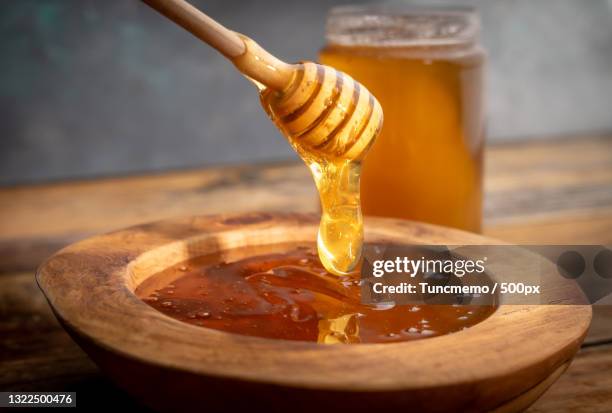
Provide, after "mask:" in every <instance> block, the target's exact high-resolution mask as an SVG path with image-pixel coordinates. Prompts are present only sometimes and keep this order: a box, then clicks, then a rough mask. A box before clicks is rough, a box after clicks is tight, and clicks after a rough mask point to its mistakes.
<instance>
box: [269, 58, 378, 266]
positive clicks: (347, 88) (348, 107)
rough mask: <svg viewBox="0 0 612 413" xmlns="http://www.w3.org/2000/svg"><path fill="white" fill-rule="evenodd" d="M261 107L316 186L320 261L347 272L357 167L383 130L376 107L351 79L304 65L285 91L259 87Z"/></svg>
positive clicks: (354, 238) (356, 244) (355, 260)
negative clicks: (304, 166) (295, 153)
mask: <svg viewBox="0 0 612 413" xmlns="http://www.w3.org/2000/svg"><path fill="white" fill-rule="evenodd" d="M261 102H262V105H263V107H264V109H265V110H266V112H267V113H268V114H269V116H270V117H271V118H272V120H273V121H274V123H275V124H276V125H277V126H278V128H279V130H280V131H281V132H282V133H283V134H284V135H285V137H286V138H287V140H288V141H289V143H290V144H291V145H292V147H293V148H294V149H295V150H296V152H297V153H298V154H299V155H300V157H301V158H302V160H303V161H304V162H305V163H306V165H308V167H309V168H310V171H311V173H312V176H313V178H314V181H315V183H316V186H317V189H318V191H319V196H320V199H321V223H320V226H319V233H318V240H317V245H318V252H319V258H320V259H321V262H322V263H323V265H324V266H325V268H326V269H327V270H328V271H330V272H331V273H333V274H336V275H346V274H349V273H351V272H352V271H354V270H355V269H356V267H357V266H358V264H359V262H360V259H361V249H362V244H363V219H362V214H361V199H360V177H361V164H362V160H363V158H364V156H365V154H366V152H367V151H368V149H369V148H370V146H371V145H372V143H373V142H374V140H375V138H376V136H378V133H379V132H380V129H381V127H382V110H381V108H380V105H379V104H378V102H377V101H376V99H375V98H374V97H373V96H372V95H371V94H370V93H369V92H368V90H367V89H366V88H364V87H363V86H362V85H360V84H359V83H358V82H355V81H354V80H353V79H352V78H350V77H349V76H347V75H345V74H343V73H340V72H338V71H336V70H334V69H332V68H330V67H323V66H320V65H317V64H314V63H308V62H307V63H302V64H301V65H300V69H299V71H298V72H297V73H296V78H295V79H294V81H293V82H292V84H291V85H289V86H288V88H287V90H284V91H280V92H279V91H274V90H270V89H266V88H261Z"/></svg>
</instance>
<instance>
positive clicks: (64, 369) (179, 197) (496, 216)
mask: <svg viewBox="0 0 612 413" xmlns="http://www.w3.org/2000/svg"><path fill="white" fill-rule="evenodd" d="M610 171H612V137H577V138H576V139H553V140H550V141H539V142H533V141H530V142H525V143H512V144H504V145H496V146H494V147H489V148H487V152H486V178H485V188H486V197H485V198H486V202H485V234H487V235H490V236H493V237H496V238H501V239H505V240H506V241H509V242H525V241H531V242H542V243H559V244H564V243H568V244H571V243H574V242H575V243H585V244H589V243H593V244H602V243H608V244H609V243H610V241H611V238H610V237H611V235H610V234H612V218H611V216H612V210H611V209H612V191H611V190H610V188H612V179H610V173H611V172H610ZM253 209H258V210H269V211H298V212H309V211H316V209H317V199H316V194H315V192H314V189H313V186H312V183H311V180H310V177H309V175H308V172H307V171H306V170H305V168H304V167H303V165H302V164H299V163H277V164H267V165H245V166H231V167H218V168H209V169H203V170H191V171H181V172H170V173H164V174H159V175H148V176H132V177H125V178H103V179H97V180H91V181H74V182H61V183H49V184H42V185H30V186H20V187H8V188H0V371H2V374H1V375H0V382H1V383H0V387H1V388H2V389H16V390H18V389H23V390H39V391H41V390H43V391H44V390H64V391H67V390H75V389H78V390H79V395H82V397H81V399H80V400H83V401H85V400H86V399H88V400H89V402H90V403H91V404H90V405H93V403H102V402H103V401H104V400H106V399H104V400H102V401H101V400H100V398H99V397H97V395H98V394H99V393H104V394H107V395H108V396H109V397H108V400H111V401H112V400H120V403H132V404H133V403H134V402H133V401H132V399H131V398H128V397H127V396H125V395H123V393H122V392H121V391H120V390H117V388H116V387H115V386H113V385H112V384H110V383H109V382H108V381H106V380H105V379H103V378H101V376H100V373H99V372H98V370H97V368H96V367H95V366H94V365H93V364H92V363H91V362H90V361H89V359H88V358H87V357H86V356H85V354H84V353H83V352H82V351H81V350H80V349H79V348H78V347H77V346H76V345H74V344H73V342H72V340H71V339H70V338H69V337H68V336H67V335H66V333H65V332H64V331H63V329H62V328H61V327H60V326H59V324H57V322H56V321H55V320H54V318H53V316H52V314H51V312H50V310H49V309H48V307H47V306H46V304H45V300H44V298H43V297H42V294H41V293H40V292H39V290H38V289H37V287H36V286H35V281H34V277H33V273H32V272H18V270H19V269H22V270H31V269H33V268H35V267H36V266H37V265H38V264H39V263H40V261H41V260H42V259H44V258H46V257H47V256H49V255H50V254H51V253H52V252H54V251H56V250H57V249H59V248H61V247H63V246H64V245H67V244H68V243H71V242H74V241H75V240H77V239H80V238H83V237H86V236H89V235H93V234H97V233H101V232H105V231H109V230H113V229H118V228H121V227H125V226H128V225H132V224H137V223H141V222H146V221H152V220H156V219H164V218H172V217H177V216H184V215H193V214H200V213H214V212H218V211H220V210H224V211H229V212H239V211H248V210H253ZM2 273H4V274H2ZM611 308H612V307H599V306H596V307H595V308H594V320H593V325H592V327H591V331H590V333H589V336H588V337H587V341H586V342H587V343H590V345H591V347H588V348H587V349H585V350H583V352H582V353H581V354H579V355H578V356H577V358H576V360H575V361H574V363H573V364H572V366H570V368H569V370H568V372H567V373H566V374H565V375H564V376H563V377H562V378H561V379H560V380H559V382H558V383H556V384H555V385H553V387H552V388H551V389H550V390H549V391H548V393H547V394H546V395H545V396H544V397H543V398H542V399H541V400H540V401H539V402H537V403H536V405H535V406H533V408H532V409H536V410H534V411H536V412H538V413H543V412H571V411H578V412H604V411H606V412H607V411H609V410H610V409H609V406H611V405H612V392H610V388H611V384H610V382H609V379H610V377H609V371H610V369H611V368H612V364H611V362H610V360H611V354H612V350H611V348H610V347H609V346H607V345H605V344H603V343H607V342H609V341H610V340H612V322H611V321H610V320H612V310H611ZM34 320H36V321H34ZM48 343H52V344H48ZM19 349H23V350H19ZM4 354H10V355H11V359H10V360H8V358H3V355H4ZM44 366H48V367H44ZM92 388H93V389H94V390H92ZM88 395H89V396H90V397H88ZM121 397H123V398H121ZM107 405H108V406H109V407H113V406H116V405H117V404H115V405H113V404H112V403H109V404H107Z"/></svg>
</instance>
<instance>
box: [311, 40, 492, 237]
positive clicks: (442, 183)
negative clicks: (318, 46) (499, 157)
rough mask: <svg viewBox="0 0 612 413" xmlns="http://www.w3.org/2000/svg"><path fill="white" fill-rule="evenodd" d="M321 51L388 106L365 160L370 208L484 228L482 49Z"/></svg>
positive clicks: (365, 198)
mask: <svg viewBox="0 0 612 413" xmlns="http://www.w3.org/2000/svg"><path fill="white" fill-rule="evenodd" d="M320 58H321V62H322V63H324V64H326V65H331V66H333V67H335V68H337V69H339V70H343V71H345V72H347V73H348V74H350V75H351V76H353V77H354V78H355V79H356V80H358V81H359V82H361V83H363V84H364V85H365V86H367V87H368V89H369V90H370V91H371V92H372V93H373V94H374V95H375V96H376V97H377V99H378V100H379V101H380V103H381V105H382V108H383V110H384V112H385V127H384V128H383V130H382V132H381V134H380V136H379V137H378V139H377V140H376V144H375V145H373V147H372V149H371V151H370V153H369V154H368V160H367V162H365V163H364V165H363V174H362V178H361V200H362V208H363V212H364V214H366V215H378V216H386V217H396V218H406V219H412V220H418V221H425V222H431V223H435V224H440V225H446V226H452V227H456V228H461V229H466V230H470V231H480V227H481V215H482V182H481V180H482V153H483V151H482V150H483V138H484V130H483V129H484V128H483V113H482V101H481V99H482V98H481V96H482V77H483V52H482V50H480V49H479V48H477V47H475V46H473V45H469V46H465V47H459V46H445V47H442V46H432V47H426V46H423V47H416V46H405V47H384V46H376V45H373V46H371V47H356V46H344V45H330V46H328V47H326V48H325V49H323V51H322V52H321V55H320Z"/></svg>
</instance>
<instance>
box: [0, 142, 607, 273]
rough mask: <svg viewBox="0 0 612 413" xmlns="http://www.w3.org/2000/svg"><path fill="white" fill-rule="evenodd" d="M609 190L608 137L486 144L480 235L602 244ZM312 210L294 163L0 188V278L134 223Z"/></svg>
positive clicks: (309, 187) (302, 173) (305, 180)
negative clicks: (69, 246)
mask: <svg viewBox="0 0 612 413" xmlns="http://www.w3.org/2000/svg"><path fill="white" fill-rule="evenodd" d="M611 188H612V137H593V138H581V139H579V140H578V139H562V140H553V141H548V142H536V143H529V144H527V143H523V144H511V145H510V144H509V145H496V146H492V147H489V148H488V149H487V152H486V173H485V194H486V196H485V234H487V235H491V236H494V237H496V238H500V239H504V240H506V241H509V242H525V241H526V240H530V241H531V240H532V241H533V242H552V243H560V242H566V243H573V242H577V241H576V239H578V240H579V241H580V242H584V243H606V242H607V243H609V242H610V241H611V236H610V234H612V218H611V216H612V190H611ZM317 208H318V199H317V195H316V192H315V189H314V185H313V183H312V180H311V177H310V175H309V172H308V170H307V169H306V168H304V166H303V164H301V163H278V164H272V165H270V164H268V165H245V166H232V167H220V168H211V169H203V170H193V171H183V172H173V173H165V174H160V175H149V176H133V177H126V178H105V179H99V180H91V181H76V182H67V183H66V182H64V183H57V184H53V183H51V184H44V185H32V186H20V187H13V188H2V189H0V258H1V259H0V273H1V272H7V271H11V272H15V271H19V270H25V269H33V268H35V267H36V266H37V265H38V263H40V261H41V260H42V259H44V258H45V257H46V256H48V255H49V252H50V251H52V250H54V249H56V248H58V247H60V246H62V245H67V244H68V243H70V242H72V241H74V240H76V239H79V238H84V237H86V236H90V235H93V234H97V233H101V232H106V231H110V230H114V229H119V228H122V227H126V226H129V225H134V224H138V223H143V222H150V221H155V220H158V219H167V218H173V217H178V216H186V215H196V214H208V213H217V212H219V211H224V212H245V211H253V210H258V211H263V210H266V211H280V212H283V211H295V212H313V211H316V210H317ZM574 222H575V223H576V225H573V223H574ZM573 237H577V238H573Z"/></svg>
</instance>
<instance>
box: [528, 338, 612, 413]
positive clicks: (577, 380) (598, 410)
mask: <svg viewBox="0 0 612 413" xmlns="http://www.w3.org/2000/svg"><path fill="white" fill-rule="evenodd" d="M610 371H612V344H608V345H605V346H597V347H587V348H585V349H583V350H581V352H580V353H579V354H578V356H577V357H576V359H575V360H574V362H573V363H572V365H571V366H570V368H569V369H568V371H567V373H566V374H565V375H564V376H562V377H561V378H560V379H559V381H558V382H557V383H555V385H554V386H553V387H551V389H550V390H549V391H548V392H547V393H545V394H544V396H542V398H541V399H540V400H538V401H537V402H536V403H535V404H534V405H533V406H532V407H531V408H530V409H529V410H528V412H529V413H550V412H560V413H608V412H610V410H611V408H610V406H612V375H611V374H610Z"/></svg>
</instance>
